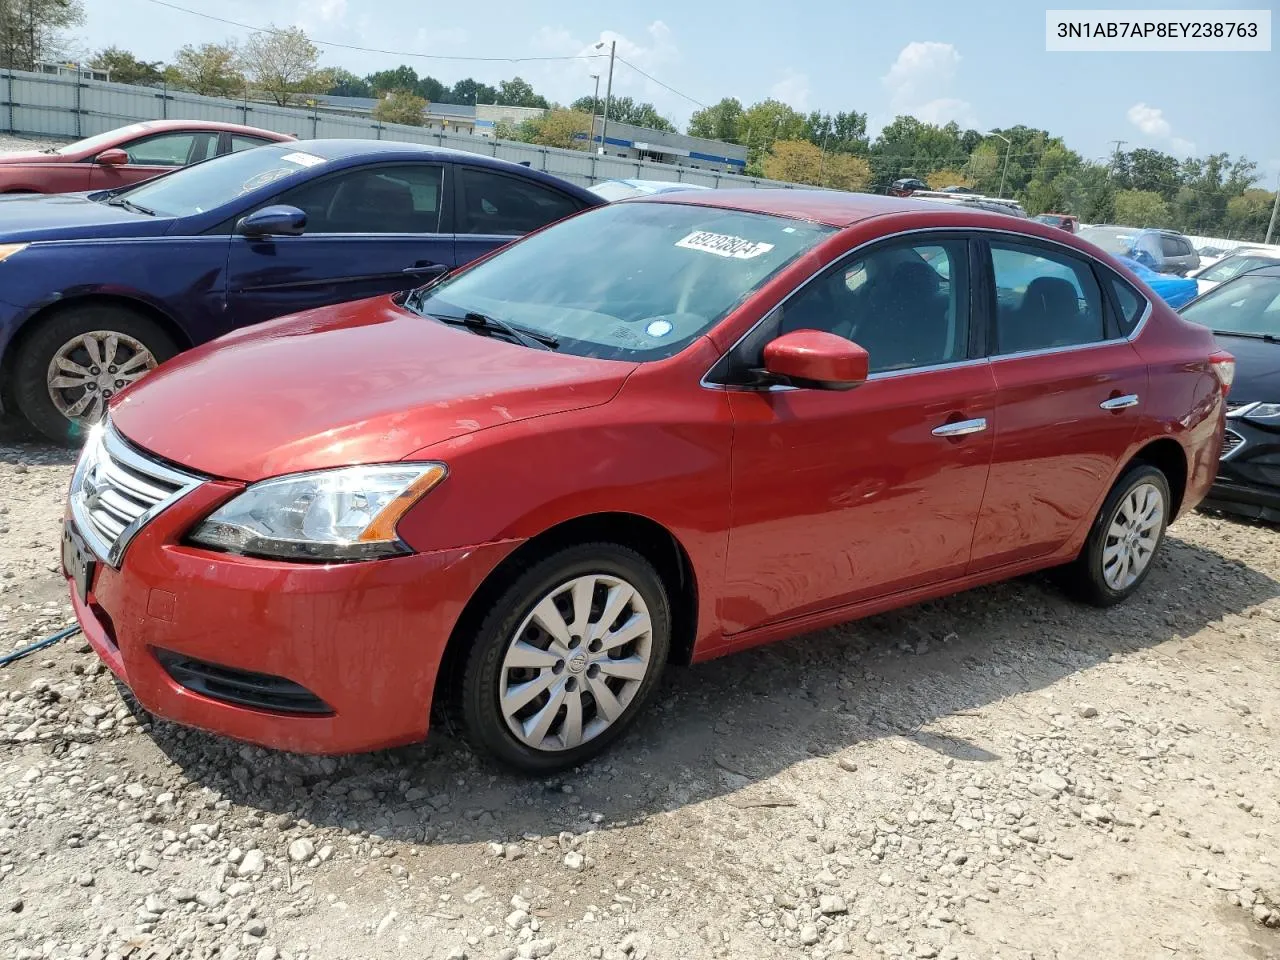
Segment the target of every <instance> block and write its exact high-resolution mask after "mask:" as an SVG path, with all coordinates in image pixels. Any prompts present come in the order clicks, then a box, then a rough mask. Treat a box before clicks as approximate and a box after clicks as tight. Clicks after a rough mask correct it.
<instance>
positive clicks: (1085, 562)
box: [1064, 463, 1173, 607]
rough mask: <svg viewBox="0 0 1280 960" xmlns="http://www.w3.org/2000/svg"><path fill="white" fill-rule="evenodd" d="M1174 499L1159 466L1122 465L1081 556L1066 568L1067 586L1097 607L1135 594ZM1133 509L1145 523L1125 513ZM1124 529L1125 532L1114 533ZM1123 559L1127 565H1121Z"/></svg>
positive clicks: (1156, 548) (1161, 537)
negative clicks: (1134, 522)
mask: <svg viewBox="0 0 1280 960" xmlns="http://www.w3.org/2000/svg"><path fill="white" fill-rule="evenodd" d="M1153 498H1156V499H1158V504H1157V503H1156V499H1153ZM1135 503H1136V504H1137V505H1138V508H1137V510H1136V511H1135V509H1134V504H1135ZM1172 503H1173V498H1172V497H1171V496H1170V493H1169V481H1168V479H1167V478H1166V477H1165V475H1164V474H1163V473H1162V472H1161V471H1160V470H1159V469H1157V468H1156V467H1153V466H1151V465H1150V464H1146V463H1139V464H1135V465H1134V466H1132V467H1130V468H1129V469H1128V470H1126V471H1125V472H1124V474H1123V475H1121V477H1120V479H1119V480H1117V481H1116V484H1115V486H1114V487H1112V488H1111V492H1110V493H1109V494H1107V499H1106V500H1105V501H1104V502H1103V504H1102V509H1101V510H1099V511H1098V516H1097V519H1095V520H1094V522H1093V526H1092V527H1091V528H1090V530H1089V537H1088V539H1087V540H1086V541H1085V543H1084V546H1083V547H1082V548H1081V550H1080V556H1079V557H1077V558H1076V560H1075V562H1074V563H1073V564H1071V565H1070V566H1069V567H1067V568H1066V569H1065V571H1064V573H1065V574H1066V582H1067V586H1068V588H1069V589H1070V590H1071V591H1072V592H1073V593H1074V594H1075V595H1076V596H1077V597H1078V598H1079V599H1081V600H1083V601H1084V602H1086V603H1090V604H1092V605H1094V606H1096V607H1110V606H1113V605H1114V604H1117V603H1119V602H1120V601H1122V600H1124V599H1126V598H1127V597H1129V596H1130V595H1131V594H1132V593H1134V591H1136V590H1137V589H1138V588H1139V587H1140V586H1142V582H1143V581H1144V580H1146V579H1147V575H1148V574H1150V573H1151V568H1152V566H1154V563H1155V556H1156V554H1157V553H1158V552H1159V550H1160V545H1161V544H1162V543H1164V532H1165V529H1166V528H1167V527H1168V525H1169V512H1170V509H1171V506H1172ZM1153 510H1155V511H1158V518H1156V517H1151V514H1152V512H1153ZM1134 513H1136V514H1137V516H1139V517H1149V518H1150V519H1149V520H1148V521H1147V523H1148V525H1147V526H1143V524H1142V522H1139V523H1138V524H1137V526H1136V527H1134V526H1133V525H1131V524H1130V523H1129V517H1130V515H1131V514H1134ZM1152 520H1153V521H1154V522H1152ZM1126 530H1127V531H1128V532H1127V533H1125V535H1124V536H1118V535H1117V534H1119V533H1123V532H1124V531H1126ZM1139 531H1140V532H1139ZM1126 543H1131V544H1132V547H1131V548H1130V547H1127V546H1126ZM1117 547H1118V548H1119V549H1118V551H1117V550H1116V549H1115V548H1117ZM1148 547H1149V549H1147V548H1148ZM1126 558H1127V559H1128V562H1129V563H1130V564H1131V565H1130V567H1129V569H1128V570H1123V564H1124V563H1125V561H1126ZM1138 563H1140V564H1141V569H1139V570H1138V571H1137V572H1136V575H1135V574H1134V573H1133V569H1132V567H1133V565H1136V564H1138ZM1122 571H1123V573H1122Z"/></svg>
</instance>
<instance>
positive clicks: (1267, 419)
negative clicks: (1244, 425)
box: [1227, 402, 1280, 427]
mask: <svg viewBox="0 0 1280 960" xmlns="http://www.w3.org/2000/svg"><path fill="white" fill-rule="evenodd" d="M1227 416H1229V417H1233V418H1234V417H1239V418H1241V419H1242V420H1248V421H1250V422H1253V423H1261V424H1264V425H1266V426H1268V427H1277V426H1280V403H1261V402H1258V403H1246V404H1245V405H1244V406H1243V407H1237V408H1236V409H1235V410H1232V411H1231V412H1230V413H1229V414H1227Z"/></svg>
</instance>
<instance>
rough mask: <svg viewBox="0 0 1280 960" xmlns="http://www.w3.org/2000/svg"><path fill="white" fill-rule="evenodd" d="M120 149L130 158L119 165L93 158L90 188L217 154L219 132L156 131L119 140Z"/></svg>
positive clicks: (128, 180) (154, 174)
mask: <svg viewBox="0 0 1280 960" xmlns="http://www.w3.org/2000/svg"><path fill="white" fill-rule="evenodd" d="M119 149H122V150H124V152H125V153H127V154H128V155H129V162H128V163H126V164H122V165H120V166H110V165H107V164H101V163H96V162H95V163H94V164H93V169H92V170H91V171H90V173H89V189H91V190H109V189H111V188H113V187H125V186H129V185H130V184H134V183H141V182H142V181H143V180H150V179H151V178H152V177H158V176H159V175H160V174H162V173H168V172H170V171H171V170H177V169H178V168H179V167H185V166H187V165H188V164H192V163H199V162H200V161H201V160H207V159H209V158H210V157H212V156H216V154H217V151H218V134H217V133H216V132H213V131H207V130H190V131H185V132H174V133H157V134H154V135H152V136H149V137H139V138H138V139H136V140H130V141H128V142H127V143H122V144H121V145H120V147H119Z"/></svg>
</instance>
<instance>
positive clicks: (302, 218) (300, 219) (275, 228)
mask: <svg viewBox="0 0 1280 960" xmlns="http://www.w3.org/2000/svg"><path fill="white" fill-rule="evenodd" d="M306 229H307V215H306V213H304V212H303V211H301V210H299V209H298V208H297V207H290V206H287V205H286V204H273V205H272V206H269V207H263V208H262V209H261V210H255V211H254V212H253V213H251V214H249V215H248V216H247V217H241V218H240V220H239V222H238V223H237V224H236V233H238V234H240V236H242V237H272V236H275V237H300V236H302V234H303V232H304V231H306Z"/></svg>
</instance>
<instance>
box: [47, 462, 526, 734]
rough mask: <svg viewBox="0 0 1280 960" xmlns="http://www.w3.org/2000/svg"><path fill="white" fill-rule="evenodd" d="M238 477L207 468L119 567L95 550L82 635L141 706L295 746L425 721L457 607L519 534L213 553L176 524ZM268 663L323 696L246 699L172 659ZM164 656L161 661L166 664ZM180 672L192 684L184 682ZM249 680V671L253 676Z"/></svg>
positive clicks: (276, 674) (406, 730)
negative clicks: (429, 547) (324, 550)
mask: <svg viewBox="0 0 1280 960" xmlns="http://www.w3.org/2000/svg"><path fill="white" fill-rule="evenodd" d="M233 489H238V487H236V486H234V485H230V484H221V483H217V482H210V483H207V484H205V485H203V486H201V487H198V488H197V489H195V490H193V491H192V492H191V493H189V494H187V495H186V496H185V497H183V498H182V499H181V500H179V501H178V502H177V503H175V504H173V505H172V506H170V507H169V508H168V509H166V510H164V511H163V512H162V513H160V514H159V515H158V516H157V517H155V518H154V519H153V520H151V521H150V522H149V523H148V524H147V525H146V526H144V527H143V528H142V529H141V530H140V531H139V532H138V534H137V535H136V536H135V537H134V539H133V541H132V542H131V543H130V545H129V547H128V550H127V551H126V553H125V555H124V559H123V562H122V564H121V567H120V569H115V568H112V567H110V566H108V565H107V564H105V563H99V564H97V567H96V572H95V574H94V576H93V580H92V582H91V585H90V588H89V593H88V598H87V602H82V601H81V600H80V598H79V596H78V595H77V593H76V590H75V587H74V585H71V598H72V605H73V606H74V608H75V615H76V620H77V621H78V622H79V623H80V626H81V628H82V629H83V631H84V634H85V636H86V638H87V639H88V640H89V643H90V644H91V645H92V646H93V648H94V650H96V651H97V653H98V655H99V656H100V657H101V658H102V659H103V660H104V661H105V662H106V664H107V666H108V667H110V668H111V670H112V672H114V673H115V674H116V676H118V677H119V678H120V679H121V680H122V681H123V682H124V683H125V684H126V685H127V686H128V687H129V688H130V689H131V690H132V691H133V693H134V695H135V696H136V697H137V698H138V700H139V702H140V703H141V704H142V705H143V707H145V708H146V709H147V710H148V711H149V712H151V713H153V714H155V715H157V716H160V717H163V718H165V719H167V720H172V721H174V722H176V723H180V724H184V725H187V726H192V727H198V728H200V729H203V730H207V731H210V732H212V733H217V734H223V735H225V736H229V737H233V738H235V739H237V740H244V741H248V742H250V743H255V744H258V745H261V746H264V747H271V748H274V749H280V750H290V751H295V752H298V753H319V754H340V753H354V752H360V751H365V750H375V749H381V748H384V747H390V746H396V745H400V744H404V743H411V742H416V741H419V740H421V739H422V738H423V737H425V736H426V733H427V728H428V720H429V715H430V708H431V697H432V691H433V688H434V685H435V680H436V674H437V672H438V670H439V666H440V662H441V658H442V656H443V653H444V649H445V645H446V644H447V642H448V639H449V636H450V634H451V632H452V631H453V628H454V625H455V624H456V622H457V619H458V617H459V615H460V614H461V612H462V610H463V607H464V606H465V605H466V603H467V601H468V600H469V599H470V598H471V596H472V595H473V594H474V592H475V590H476V588H477V587H478V586H479V585H480V583H481V582H482V581H483V580H484V578H485V577H486V576H487V575H488V574H489V573H490V572H491V571H492V570H493V568H494V567H495V566H496V565H497V564H498V563H499V562H500V561H501V560H502V559H503V558H504V557H505V556H507V554H509V553H510V552H511V550H512V549H514V547H515V546H516V544H515V543H512V542H506V543H496V544H486V545H483V546H478V547H470V548H465V549H457V550H448V551H442V552H438V553H421V554H412V555H409V556H404V557H396V558H393V559H387V560H376V561H368V562H362V563H349V564H302V563H285V562H278V561H270V560H258V559H252V558H246V557H239V556H234V555H231V554H220V553H215V552H212V551H208V550H204V549H199V548H195V547H191V546H187V545H184V544H183V542H182V541H183V537H184V535H185V534H186V532H187V531H188V530H189V529H190V528H191V527H192V525H193V524H194V523H195V522H196V521H197V520H199V519H200V518H202V517H204V516H207V515H208V513H209V512H211V511H212V510H213V509H214V508H215V507H216V506H217V505H218V504H219V503H221V502H222V501H224V500H225V499H226V498H227V496H228V495H229V492H230V491H231V490H233ZM175 655H176V657H178V658H189V659H190V660H194V661H198V662H200V663H202V664H206V665H215V666H216V667H219V668H228V669H229V670H230V671H238V672H243V673H244V674H245V675H247V676H249V677H251V678H252V677H254V676H265V677H268V678H278V679H280V680H283V681H286V682H289V683H290V684H291V685H296V686H297V687H299V688H303V689H304V690H305V691H307V692H309V693H310V694H312V695H314V697H315V698H317V699H318V700H319V701H320V702H321V703H322V705H323V706H324V707H325V708H326V709H325V710H324V711H321V712H316V711H314V710H313V711H311V712H296V711H293V710H291V709H289V708H288V706H287V704H288V702H289V701H287V700H284V701H277V702H279V703H281V704H282V708H281V709H263V708H259V707H252V706H245V705H244V704H243V703H237V702H234V700H235V698H234V697H232V698H231V699H227V698H226V697H225V696H223V695H222V694H220V693H219V691H220V690H223V691H225V689H226V688H225V687H218V686H217V685H216V684H215V685H214V686H208V685H203V686H202V685H200V684H191V681H190V672H189V671H187V672H185V673H184V672H183V671H181V670H176V671H175V670H174V669H173V667H172V664H173V662H174V659H175ZM166 663H167V664H169V669H166V666H165V664H166ZM175 676H176V677H178V678H180V679H183V680H184V681H186V682H187V683H188V684H189V685H185V686H184V685H183V683H180V682H179V680H178V679H175ZM251 682H252V681H251Z"/></svg>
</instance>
